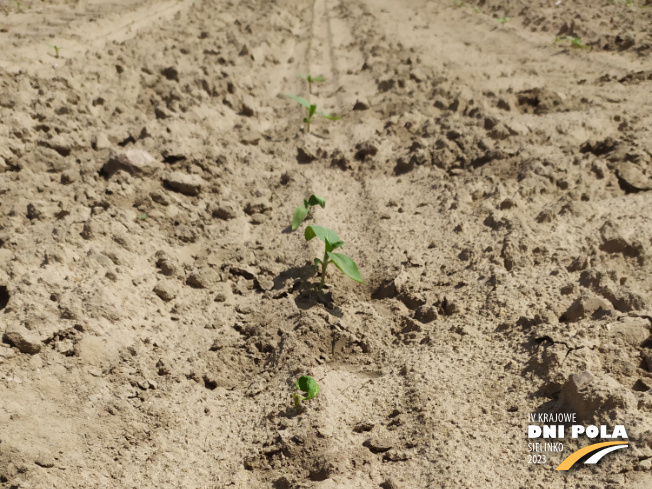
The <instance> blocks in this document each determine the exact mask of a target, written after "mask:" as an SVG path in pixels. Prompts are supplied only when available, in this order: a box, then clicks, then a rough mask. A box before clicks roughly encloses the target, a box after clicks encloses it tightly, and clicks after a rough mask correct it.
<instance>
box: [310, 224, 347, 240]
mask: <svg viewBox="0 0 652 489" xmlns="http://www.w3.org/2000/svg"><path fill="white" fill-rule="evenodd" d="M315 236H317V237H318V238H319V239H321V240H322V241H323V242H324V243H325V242H326V240H327V239H328V241H329V242H331V243H337V242H338V241H339V240H340V238H339V236H338V235H337V233H336V232H335V231H333V230H332V229H328V228H325V227H323V226H316V225H312V226H308V227H306V232H305V233H304V237H305V238H306V241H310V240H311V239H312V238H314V237H315Z"/></svg>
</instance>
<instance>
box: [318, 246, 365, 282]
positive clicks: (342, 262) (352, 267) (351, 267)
mask: <svg viewBox="0 0 652 489" xmlns="http://www.w3.org/2000/svg"><path fill="white" fill-rule="evenodd" d="M327 255H328V258H329V259H330V260H331V261H332V262H333V263H334V264H335V266H336V267H337V268H339V269H340V270H341V272H342V273H343V274H344V275H346V276H347V277H349V278H350V279H352V280H355V281H356V282H360V283H361V284H363V283H364V280H362V275H360V271H359V270H358V265H356V264H355V262H354V261H353V260H351V258H349V257H348V256H346V255H342V254H341V253H330V252H328V253H327Z"/></svg>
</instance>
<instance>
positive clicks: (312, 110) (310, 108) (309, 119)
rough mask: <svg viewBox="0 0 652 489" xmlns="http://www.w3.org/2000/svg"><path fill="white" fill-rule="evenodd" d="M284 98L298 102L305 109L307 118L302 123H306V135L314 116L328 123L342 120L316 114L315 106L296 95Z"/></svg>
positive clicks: (308, 132)
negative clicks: (326, 120)
mask: <svg viewBox="0 0 652 489" xmlns="http://www.w3.org/2000/svg"><path fill="white" fill-rule="evenodd" d="M286 97H287V98H291V99H292V100H294V101H295V102H298V103H299V104H300V105H303V106H304V107H305V108H306V109H308V116H307V117H305V118H304V119H303V122H305V123H306V133H307V134H310V123H311V122H312V118H313V117H314V116H315V114H316V115H318V116H319V117H323V118H324V119H328V120H330V121H336V120H338V119H341V118H342V117H340V116H337V115H328V114H325V113H323V112H317V104H311V103H310V102H308V101H307V100H306V99H304V98H302V97H299V96H298V95H286Z"/></svg>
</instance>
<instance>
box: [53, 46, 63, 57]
mask: <svg viewBox="0 0 652 489" xmlns="http://www.w3.org/2000/svg"><path fill="white" fill-rule="evenodd" d="M50 47H51V48H52V49H54V57H55V58H58V57H59V50H60V49H61V48H60V47H59V46H56V45H54V44H50Z"/></svg>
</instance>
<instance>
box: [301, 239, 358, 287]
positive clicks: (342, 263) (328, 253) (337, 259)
mask: <svg viewBox="0 0 652 489" xmlns="http://www.w3.org/2000/svg"><path fill="white" fill-rule="evenodd" d="M314 237H317V238H319V239H321V240H322V241H323V242H324V245H325V249H324V257H323V258H322V259H321V260H320V259H319V258H315V260H314V264H315V271H316V272H317V273H319V271H320V268H321V281H320V282H319V289H323V288H324V283H325V282H326V268H327V267H328V265H329V264H331V263H332V264H334V265H335V266H336V267H337V268H339V269H340V271H341V272H342V273H343V274H344V275H346V276H347V277H349V278H350V279H351V280H355V281H356V282H359V283H361V284H363V283H364V281H363V280H362V275H360V271H359V270H358V265H356V264H355V262H354V261H353V260H351V258H349V257H348V256H346V255H343V254H341V253H334V250H336V249H337V248H341V247H342V246H344V241H340V238H339V237H338V236H337V233H336V232H335V231H333V230H332V229H328V228H325V227H322V226H308V227H307V228H306V232H305V233H304V238H305V239H306V241H310V240H311V239H312V238H314Z"/></svg>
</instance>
